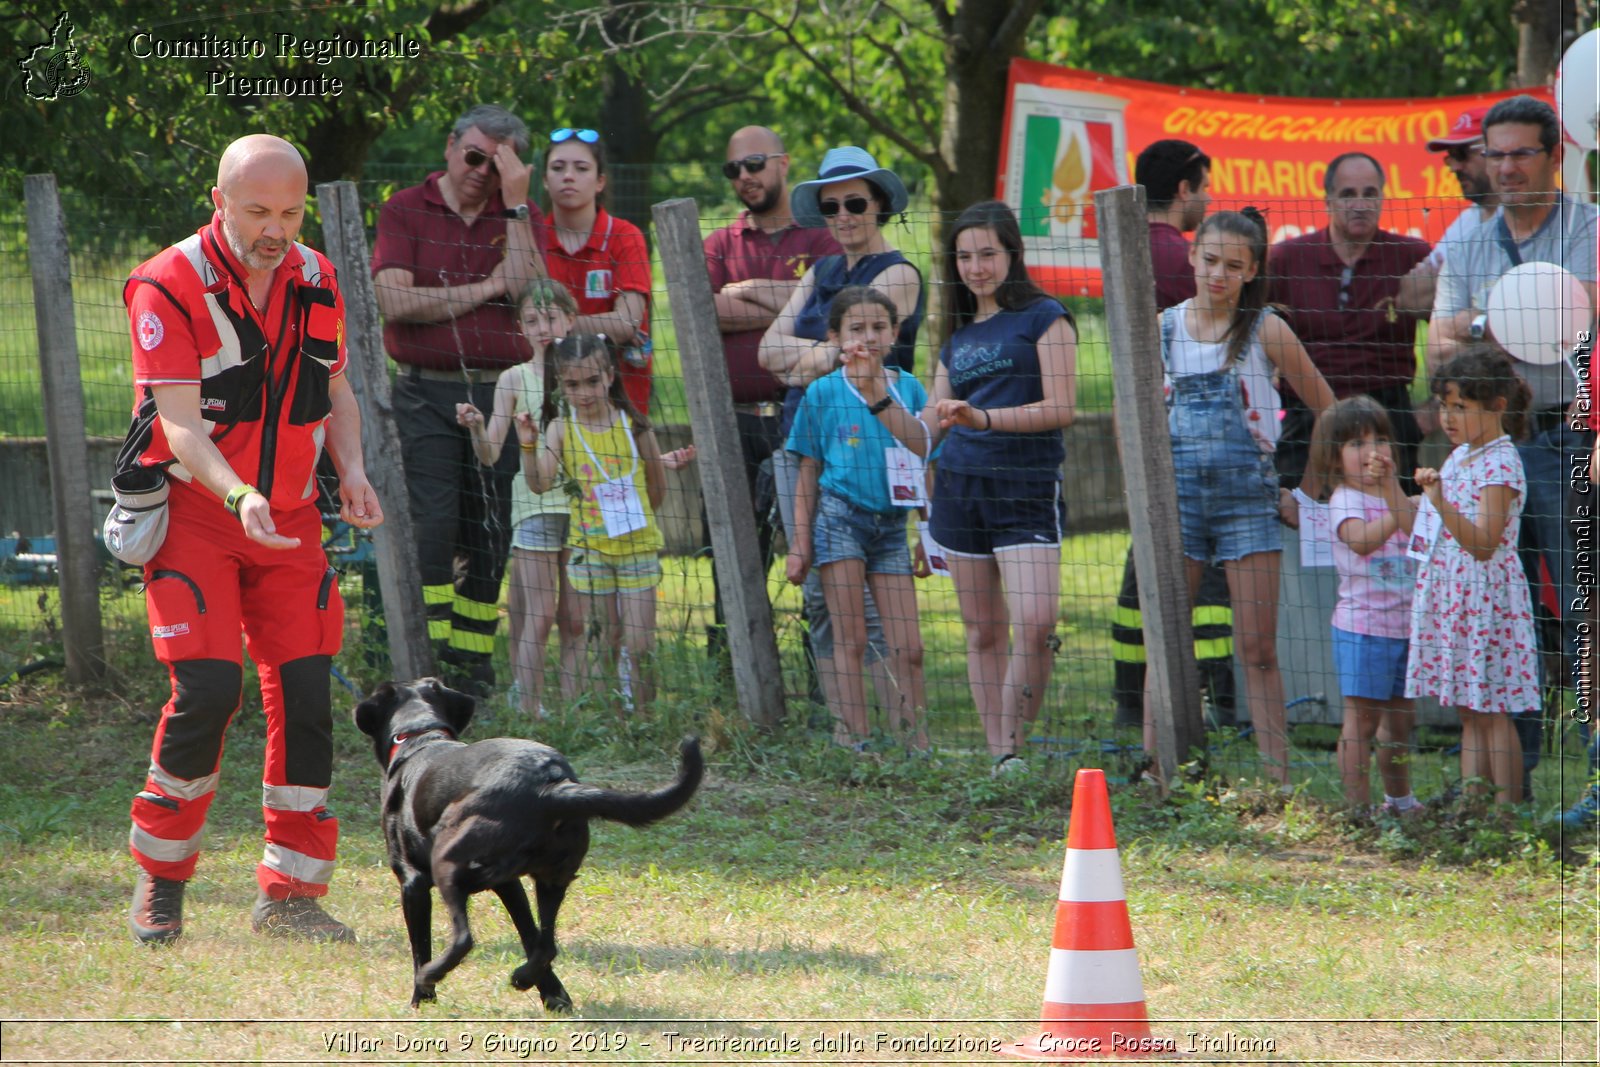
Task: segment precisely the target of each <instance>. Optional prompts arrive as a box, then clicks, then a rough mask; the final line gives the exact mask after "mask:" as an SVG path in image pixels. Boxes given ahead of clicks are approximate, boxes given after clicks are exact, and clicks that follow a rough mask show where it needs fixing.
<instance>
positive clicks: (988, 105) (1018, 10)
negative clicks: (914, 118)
mask: <svg viewBox="0 0 1600 1067" xmlns="http://www.w3.org/2000/svg"><path fill="white" fill-rule="evenodd" d="M1040 2H1041V0H962V3H961V5H960V6H959V7H958V8H957V10H956V12H955V15H954V17H953V19H952V20H951V22H950V24H949V25H948V27H947V29H946V34H945V49H944V58H945V91H944V122H943V130H942V131H941V134H940V141H939V155H940V158H941V160H942V163H943V165H942V166H941V167H938V168H936V171H937V173H935V175H934V180H935V182H936V183H937V194H936V198H935V201H934V204H935V207H936V208H937V210H938V214H937V217H936V218H935V219H934V220H933V222H934V225H933V234H934V241H935V245H934V247H935V248H938V247H941V246H942V245H943V241H944V230H945V227H946V226H947V225H948V224H949V223H951V222H953V221H954V220H955V217H956V216H957V215H959V214H960V213H961V212H962V211H963V210H965V209H966V208H967V207H969V206H970V205H972V204H975V203H977V202H978V201H980V200H992V199H994V192H995V176H996V174H997V172H998V171H999V169H1000V134H1001V128H1000V127H1001V124H1002V122H1003V121H1004V119H1005V113H1006V79H1007V77H1008V75H1009V72H1010V66H1011V60H1012V59H1013V58H1014V57H1015V56H1017V55H1018V54H1019V53H1020V51H1021V48H1022V41H1023V38H1024V36H1025V35H1026V34H1027V32H1028V27H1029V26H1030V25H1031V24H1032V23H1033V18H1034V15H1035V14H1037V13H1038V10H1039V6H1040ZM939 258H942V257H936V260H935V261H936V262H937V261H938V259H939ZM928 280H929V281H930V282H931V281H934V280H936V279H928ZM937 280H943V279H937ZM942 292H943V287H941V286H935V287H934V288H933V293H934V299H935V301H936V302H938V303H940V304H942V303H943V301H942V299H940V297H939V294H941V293H942ZM929 310H930V311H934V310H935V309H934V308H933V307H930V309H929ZM937 311H938V312H939V313H940V314H939V318H940V321H943V315H942V311H943V309H942V307H941V308H938V309H937ZM941 332H942V331H941Z"/></svg>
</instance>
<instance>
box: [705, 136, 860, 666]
mask: <svg viewBox="0 0 1600 1067" xmlns="http://www.w3.org/2000/svg"><path fill="white" fill-rule="evenodd" d="M726 158H727V162H725V163H724V164H723V166H722V173H723V175H724V176H725V177H727V179H728V181H730V182H731V183H732V184H733V192H734V195H735V196H737V197H738V198H739V201H740V202H741V203H742V204H744V206H745V210H744V211H741V212H740V213H739V217H738V218H737V219H735V220H734V221H733V222H731V223H729V224H728V225H726V226H724V227H722V228H721V229H720V230H717V231H715V232H714V233H712V234H711V235H710V236H708V237H707V238H706V240H705V251H706V269H707V271H708V272H709V273H710V275H711V291H712V292H713V293H714V294H716V295H715V301H716V306H717V324H718V326H719V327H720V328H721V330H722V351H723V355H724V356H725V357H726V358H727V361H728V378H729V380H730V381H731V382H732V385H733V411H734V418H735V419H736V420H737V421H738V425H739V441H740V444H741V445H742V446H743V448H744V470H745V477H746V478H747V479H748V480H749V483H750V497H751V500H752V501H753V502H754V504H755V512H756V533H757V536H758V538H759V539H760V546H761V558H762V560H764V561H767V562H770V558H771V552H772V533H773V528H772V522H771V512H772V502H773V490H772V464H771V457H772V454H773V452H774V451H776V450H777V449H779V448H782V447H783V435H782V433H781V431H780V430H779V422H780V419H781V417H782V407H783V404H782V401H783V394H784V386H783V384H782V383H780V382H779V381H778V379H776V378H774V377H773V376H772V374H771V373H770V372H768V371H767V370H766V369H764V368H763V367H762V366H761V363H760V361H759V360H758V359H757V357H756V352H757V350H758V349H759V348H760V347H761V337H762V335H763V334H765V333H766V331H767V327H768V326H770V325H771V324H772V320H773V319H775V318H777V316H778V312H779V311H781V310H783V305H784V304H785V303H787V302H788V300H789V294H790V293H791V292H793V291H794V287H795V285H796V283H798V282H799V280H800V277H801V275H803V274H805V272H806V269H807V268H808V267H810V266H811V264H812V262H813V261H814V260H816V259H819V258H820V257H822V256H834V255H840V254H842V253H843V249H841V248H840V247H839V243H838V242H837V241H835V240H834V239H833V235H832V234H830V233H828V231H827V230H821V229H811V228H808V227H801V226H796V225H795V222H794V218H793V217H792V216H791V215H790V214H789V186H788V184H787V182H786V180H785V179H786V178H787V177H788V174H789V156H788V154H787V153H786V152H784V150H783V141H782V140H781V139H780V138H779V137H778V135H777V134H776V133H774V132H773V131H771V130H769V129H767V128H766V127H765V126H746V127H744V128H743V129H741V130H739V131H738V132H736V133H735V134H734V135H733V136H732V137H730V138H729V139H728V151H727V157H726ZM708 543H709V542H708ZM712 576H713V581H715V570H713V572H712ZM715 611H716V626H717V631H718V632H720V629H721V626H722V624H723V616H722V596H721V592H720V590H718V592H717V595H716V602H715ZM711 643H712V645H713V647H715V646H716V644H717V640H716V636H715V635H713V637H712V642H711Z"/></svg>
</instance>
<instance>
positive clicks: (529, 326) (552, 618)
mask: <svg viewBox="0 0 1600 1067" xmlns="http://www.w3.org/2000/svg"><path fill="white" fill-rule="evenodd" d="M517 318H518V321H519V323H520V324H521V326H522V336H523V337H525V338H526V339H527V341H528V345H529V347H530V348H532V349H533V358H532V359H531V360H529V361H528V362H526V363H519V364H517V365H516V366H515V367H512V368H511V369H510V370H508V371H506V372H505V373H504V374H502V375H500V378H499V380H498V382H497V383H496V384H495V390H494V409H493V411H492V412H491V414H490V415H489V417H488V418H487V419H485V418H484V416H483V412H481V411H479V410H478V409H477V407H475V406H474V405H472V404H457V405H456V422H458V423H460V424H461V425H462V426H465V427H466V428H467V430H468V431H469V432H470V433H471V434H472V447H473V449H474V450H475V451H476V452H477V454H478V460H479V462H481V463H484V464H486V465H492V464H494V463H495V462H496V461H497V460H499V458H500V452H501V450H502V449H503V448H504V447H505V442H506V436H507V434H508V432H509V431H510V429H511V427H512V425H513V424H514V423H515V422H516V420H518V419H521V418H523V417H524V416H526V418H527V419H528V420H529V421H530V422H531V421H532V420H533V419H535V418H538V419H539V425H546V424H548V423H549V421H550V419H551V417H552V416H553V415H554V413H555V406H554V403H553V396H552V393H553V392H554V390H553V389H552V388H551V384H552V382H553V380H554V379H553V375H552V373H551V363H550V355H549V349H550V347H551V346H552V345H553V344H555V342H556V339H557V338H560V337H565V336H566V335H567V334H568V333H570V332H571V331H572V325H573V323H574V322H576V321H577V318H578V304H577V302H576V301H575V300H573V298H572V294H571V293H569V292H567V290H566V289H565V288H564V287H563V286H561V285H560V284H559V283H557V282H553V281H551V280H550V279H549V278H536V279H535V280H534V281H533V282H531V283H530V284H529V285H528V287H527V288H526V289H525V290H523V293H522V299H521V300H520V301H519V302H518V306H517ZM547 409H548V410H547ZM541 413H543V414H542V417H541ZM534 447H535V446H534V445H532V444H528V443H524V444H523V445H522V448H523V449H524V450H525V451H531V450H532V449H533V448H534ZM569 521H570V510H569V507H568V504H567V496H566V494H565V493H563V492H562V491H561V490H560V489H559V488H556V489H551V490H550V491H548V492H545V493H535V492H534V491H533V490H532V488H531V487H530V486H529V483H528V479H527V478H526V477H522V478H517V479H515V480H514V481H513V482H512V485H511V588H510V592H509V594H508V598H507V599H508V604H507V608H508V611H507V614H508V620H507V621H508V623H509V626H510V639H511V672H512V677H513V678H514V679H515V694H516V695H515V698H514V699H515V701H516V703H517V704H518V705H519V706H520V708H521V709H522V710H523V711H526V712H529V713H532V714H537V715H538V716H539V717H540V718H544V717H545V715H546V711H545V708H544V701H543V696H544V656H545V646H546V645H547V644H548V643H549V640H550V630H551V628H552V627H553V626H555V625H556V624H557V623H558V622H559V625H560V642H561V695H562V696H563V697H566V698H567V699H569V700H570V699H571V698H572V697H574V696H576V695H577V686H578V669H579V659H578V657H579V655H580V653H581V650H582V638H583V617H582V615H581V614H580V613H579V611H578V606H577V594H576V593H574V592H573V589H572V583H570V582H569V581H567V579H566V563H567V555H568V552H567V526H568V523H569Z"/></svg>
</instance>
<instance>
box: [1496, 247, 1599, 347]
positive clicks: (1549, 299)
mask: <svg viewBox="0 0 1600 1067" xmlns="http://www.w3.org/2000/svg"><path fill="white" fill-rule="evenodd" d="M1592 311H1593V309H1592V307H1591V305H1590V303H1589V294H1588V293H1587V292H1586V291H1584V288H1583V283H1581V282H1580V281H1578V279H1577V278H1576V277H1575V276H1574V275H1573V274H1572V272H1571V271H1569V270H1567V269H1566V268H1565V267H1562V266H1558V265H1557V264H1554V263H1524V264H1522V265H1521V266H1518V267H1513V268H1511V269H1510V270H1508V271H1506V272H1505V274H1504V275H1503V276H1502V277H1501V278H1500V280H1499V281H1498V282H1496V283H1495V286H1494V288H1493V289H1492V290H1490V292H1489V330H1490V332H1492V333H1493V334H1494V339H1495V340H1496V341H1498V342H1500V344H1501V346H1502V347H1503V348H1505V350H1506V351H1507V352H1510V353H1511V354H1512V356H1514V357H1516V358H1517V359H1520V360H1522V362H1524V363H1534V364H1540V365H1548V364H1553V363H1560V362H1561V361H1562V360H1563V359H1565V358H1566V357H1567V356H1568V355H1569V354H1570V353H1571V352H1572V350H1573V349H1574V348H1575V347H1576V346H1577V344H1578V334H1579V332H1580V331H1582V330H1586V329H1588V328H1589V323H1590V321H1591V316H1592Z"/></svg>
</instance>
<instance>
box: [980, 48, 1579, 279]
mask: <svg viewBox="0 0 1600 1067" xmlns="http://www.w3.org/2000/svg"><path fill="white" fill-rule="evenodd" d="M1519 91H1521V90H1513V91H1511V92H1498V93H1479V94H1475V95H1472V96H1451V97H1439V98H1437V99H1430V100H1315V99H1299V98H1295V97H1277V96H1247V95H1243V94H1237V93H1218V92H1212V91H1210V90H1204V89H1179V88H1174V87H1172V86H1169V85H1157V84H1155V83H1154V82H1141V81H1133V80H1130V79H1127V78H1112V77H1107V76H1105V75H1101V74H1094V73H1091V72H1089V71H1081V70H1072V69H1070V68H1067V67H1057V66H1053V65H1051V64H1048V63H1035V62H1031V61H1028V60H1022V59H1017V60H1012V63H1011V76H1010V86H1009V89H1008V93H1007V104H1006V116H1005V126H1004V134H1003V140H1002V143H1001V150H1000V173H999V175H998V179H997V191H996V195H997V196H999V197H1000V198H1001V199H1002V200H1004V201H1006V203H1008V204H1010V205H1011V207H1012V208H1013V209H1014V210H1015V211H1016V212H1017V217H1018V220H1019V221H1020V222H1021V223H1022V232H1023V236H1024V239H1025V240H1026V242H1027V246H1028V264H1029V268H1030V271H1031V272H1032V273H1033V275H1034V277H1035V278H1036V279H1038V281H1039V282H1040V284H1042V285H1044V286H1046V287H1047V288H1049V289H1050V290H1051V291H1052V292H1056V293H1060V294H1074V295H1087V296H1099V295H1100V258H1099V249H1098V247H1097V245H1096V240H1095V238H1096V235H1097V231H1096V227H1095V222H1094V193H1095V191H1096V190H1099V189H1109V188H1112V187H1114V186H1117V185H1123V184H1127V183H1129V182H1131V181H1132V180H1133V169H1134V160H1135V159H1136V158H1137V156H1138V154H1139V152H1140V151H1141V150H1142V149H1143V148H1144V147H1145V146H1146V145H1148V144H1150V143H1152V142H1154V141H1159V140H1163V139H1166V138H1177V139H1180V140H1184V141H1190V142H1192V143H1193V144H1195V145H1196V146H1198V147H1199V148H1200V149H1201V150H1203V151H1204V152H1205V153H1206V154H1207V155H1208V156H1210V157H1211V194H1212V198H1213V201H1214V207H1215V208H1233V207H1239V206H1242V205H1244V204H1254V205H1256V206H1258V207H1260V208H1262V210H1263V211H1265V212H1266V215H1267V221H1268V224H1269V227H1270V229H1271V234H1270V238H1271V240H1272V241H1274V242H1277V241H1281V240H1284V239H1285V238H1288V237H1294V236H1298V235H1299V234H1301V233H1304V232H1307V231H1309V230H1313V229H1318V228H1320V227H1322V226H1324V225H1326V212H1325V211H1324V209H1323V204H1322V201H1323V188H1322V181H1323V177H1324V175H1325V173H1326V171H1327V166H1328V161H1329V160H1331V159H1333V158H1334V157H1335V156H1338V155H1340V154H1342V153H1344V152H1351V151H1360V152H1366V153H1367V154H1368V155H1371V156H1372V157H1374V158H1375V159H1377V160H1378V161H1379V163H1381V164H1382V165H1383V170H1384V177H1385V183H1384V192H1385V196H1386V200H1385V205H1384V213H1383V218H1382V225H1383V227H1384V228H1385V229H1389V230H1394V231H1397V232H1399V233H1409V234H1413V235H1415V236H1418V237H1422V238H1425V239H1427V240H1428V241H1430V242H1431V241H1436V240H1438V238H1439V236H1440V235H1441V234H1443V233H1444V230H1445V227H1446V226H1448V225H1449V224H1450V222H1451V221H1452V220H1454V219H1455V217H1456V215H1458V214H1459V213H1460V211H1461V210H1462V209H1463V208H1464V207H1466V206H1467V205H1466V201H1464V200H1463V199H1461V195H1460V194H1461V187H1460V185H1459V183H1458V182H1457V181H1456V178H1455V175H1453V174H1451V173H1450V171H1449V170H1448V169H1446V167H1445V165H1444V155H1443V153H1440V152H1429V151H1428V149H1427V142H1428V141H1429V140H1431V139H1433V138H1435V137H1442V136H1444V135H1445V133H1446V132H1447V131H1448V130H1449V128H1450V125H1451V123H1453V122H1454V121H1455V119H1456V117H1457V116H1458V115H1460V114H1461V112H1463V111H1465V110H1467V109H1468V108H1470V107H1474V106H1478V105H1481V104H1486V103H1493V102H1494V101H1496V100H1499V99H1502V98H1504V97H1507V96H1512V95H1515V93H1516V92H1519ZM1529 91H1530V92H1532V93H1533V95H1536V96H1539V97H1540V98H1542V99H1545V100H1551V95H1550V93H1549V91H1548V90H1544V89H1539V90H1529ZM1552 103H1553V101H1552ZM1569 154H1571V155H1574V156H1576V155H1577V153H1569Z"/></svg>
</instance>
